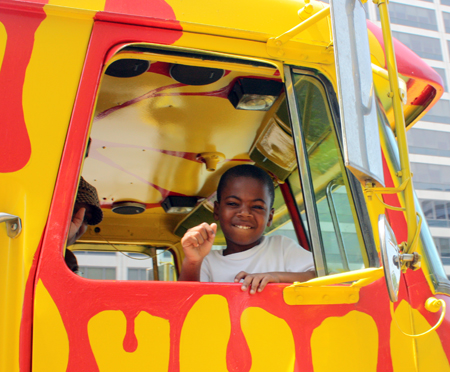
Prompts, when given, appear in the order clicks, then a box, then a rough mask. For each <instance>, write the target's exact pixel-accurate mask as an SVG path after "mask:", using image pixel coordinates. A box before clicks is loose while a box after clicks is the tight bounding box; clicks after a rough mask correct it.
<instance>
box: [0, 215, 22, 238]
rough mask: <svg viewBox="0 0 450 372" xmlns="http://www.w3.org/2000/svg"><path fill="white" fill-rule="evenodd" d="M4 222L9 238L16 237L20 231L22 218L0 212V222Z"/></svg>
mask: <svg viewBox="0 0 450 372" xmlns="http://www.w3.org/2000/svg"><path fill="white" fill-rule="evenodd" d="M2 222H4V223H5V224H6V233H7V234H8V236H9V237H10V238H17V237H18V236H19V235H20V233H21V232H22V220H21V219H20V217H17V216H14V215H12V214H8V213H1V212H0V223H2Z"/></svg>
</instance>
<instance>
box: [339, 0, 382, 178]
mask: <svg viewBox="0 0 450 372" xmlns="http://www.w3.org/2000/svg"><path fill="white" fill-rule="evenodd" d="M330 6H331V11H330V15H331V25H332V27H333V44H334V58H335V62H336V79H337V87H338V96H339V108H340V117H341V125H342V141H343V149H344V161H345V166H346V167H347V168H349V170H350V171H351V172H352V173H353V174H354V175H355V176H356V178H357V179H358V180H359V181H360V182H361V183H362V184H363V185H365V184H366V182H370V183H375V184H376V185H377V186H384V176H383V164H382V160H381V147H380V136H379V132H378V118H377V111H376V103H375V89H374V83H373V78H372V64H371V60H370V48H369V37H368V33H367V23H366V14H365V11H364V8H363V6H362V4H361V0H331V1H330Z"/></svg>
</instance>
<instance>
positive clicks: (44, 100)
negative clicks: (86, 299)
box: [0, 7, 93, 372]
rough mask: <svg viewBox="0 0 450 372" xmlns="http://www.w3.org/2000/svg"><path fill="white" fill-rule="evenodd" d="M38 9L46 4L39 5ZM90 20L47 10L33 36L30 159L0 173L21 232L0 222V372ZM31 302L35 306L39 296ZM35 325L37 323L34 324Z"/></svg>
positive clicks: (10, 349) (27, 100)
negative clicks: (8, 231)
mask: <svg viewBox="0 0 450 372" xmlns="http://www.w3.org/2000/svg"><path fill="white" fill-rule="evenodd" d="M44 10H45V11H47V10H48V8H46V7H44ZM23 22H27V19H26V18H25V19H24V20H23ZM92 23H93V21H92V19H91V20H87V19H84V20H81V19H79V18H76V19H71V18H69V17H58V16H55V15H50V14H48V16H47V17H46V18H45V19H44V20H43V21H42V23H41V25H40V26H39V27H38V29H37V31H36V33H35V35H34V48H33V52H32V54H31V58H30V62H29V64H28V67H27V71H26V75H25V81H24V87H23V94H22V97H23V109H24V117H25V123H26V126H27V130H28V134H29V137H30V141H31V159H30V161H29V162H28V164H27V165H26V166H25V167H24V168H22V169H20V170H19V171H17V172H13V173H1V174H0V204H1V206H2V210H1V212H6V213H10V214H14V215H17V216H19V217H20V218H21V219H22V223H23V231H22V233H21V235H20V236H19V237H18V238H16V239H10V238H8V237H7V235H6V231H5V230H2V228H3V229H4V225H2V226H0V247H1V249H0V293H1V294H2V295H1V296H0V314H1V315H0V329H1V330H2V334H3V335H4V337H2V338H0V370H2V371H8V372H15V371H18V370H19V331H20V322H21V317H22V308H23V297H24V291H25V285H26V282H27V279H28V275H29V270H30V267H31V264H32V262H33V258H34V254H35V251H36V249H37V247H38V244H39V241H40V239H41V236H42V232H43V229H44V226H45V223H46V221H47V216H48V210H49V207H50V202H51V198H52V194H53V189H54V184H55V180H56V175H57V172H58V168H59V162H60V158H61V152H62V148H63V145H64V140H65V137H66V133H67V128H68V125H69V121H70V117H71V114H72V108H73V103H74V99H75V94H76V91H77V89H78V83H79V79H80V76H81V69H82V67H83V63H84V59H85V54H86V49H87V45H88V42H89V37H90V32H91V28H92ZM1 29H2V30H4V28H3V27H1ZM4 43H5V33H4V31H1V30H0V54H2V53H3V51H2V49H1V48H4ZM10 73H14V72H10ZM36 301H37V302H36V303H37V306H38V307H39V306H40V304H39V299H38V298H37V299H36ZM36 327H40V325H39V324H36ZM35 356H36V354H35ZM49 370H50V369H46V371H49Z"/></svg>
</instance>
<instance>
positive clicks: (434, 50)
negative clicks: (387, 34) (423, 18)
mask: <svg viewBox="0 0 450 372" xmlns="http://www.w3.org/2000/svg"><path fill="white" fill-rule="evenodd" d="M392 36H394V37H395V38H396V39H397V40H398V41H400V42H401V43H403V44H405V45H406V46H407V47H408V48H409V49H411V50H412V51H413V52H414V53H416V54H417V55H419V56H420V57H422V58H428V59H435V60H438V61H442V50H441V43H440V40H439V39H436V38H434V37H427V36H419V35H412V34H405V33H404V32H398V31H393V32H392Z"/></svg>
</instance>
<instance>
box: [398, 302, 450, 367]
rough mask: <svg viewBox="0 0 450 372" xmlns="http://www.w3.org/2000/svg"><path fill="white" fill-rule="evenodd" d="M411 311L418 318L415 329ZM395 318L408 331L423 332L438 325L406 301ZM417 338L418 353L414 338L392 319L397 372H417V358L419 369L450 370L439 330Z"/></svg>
mask: <svg viewBox="0 0 450 372" xmlns="http://www.w3.org/2000/svg"><path fill="white" fill-rule="evenodd" d="M411 314H412V317H413V319H414V328H412V327H411V320H410V319H411ZM395 319H396V320H397V323H398V324H399V326H400V328H401V330H402V331H403V332H405V333H408V334H420V333H423V332H426V331H428V330H429V329H430V328H431V327H433V326H434V324H429V323H428V322H427V320H426V319H425V318H424V317H423V316H422V315H421V314H420V312H419V311H418V310H415V309H413V308H411V306H410V304H409V303H408V302H406V301H401V302H400V304H399V305H398V306H397V308H396V309H395ZM436 322H437V320H436ZM415 340H416V341H415V342H416V345H417V354H416V355H414V351H413V343H414V339H412V338H410V337H408V336H406V335H404V334H403V333H402V332H401V331H400V330H399V328H398V326H397V325H396V324H395V320H393V321H392V322H391V355H392V364H393V366H394V371H395V372H410V371H416V366H415V363H414V361H415V360H416V359H417V364H418V369H417V370H418V371H439V372H448V371H450V365H449V362H448V360H447V357H446V355H445V352H444V349H443V348H442V344H441V341H440V339H439V336H438V334H437V332H436V331H433V332H430V333H429V334H427V335H425V336H423V337H419V338H417V339H415Z"/></svg>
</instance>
